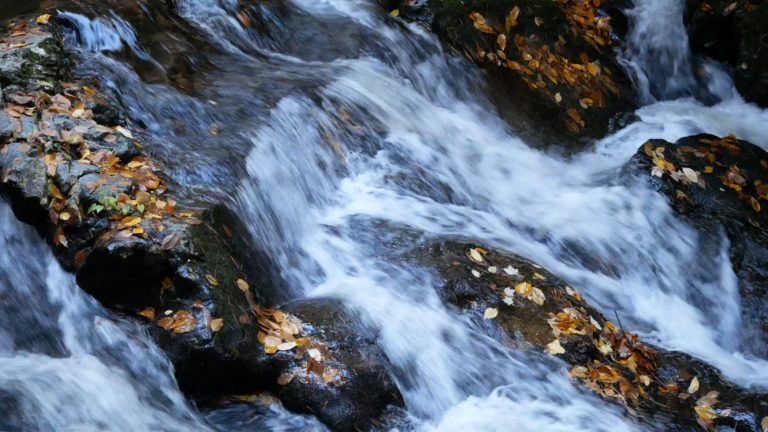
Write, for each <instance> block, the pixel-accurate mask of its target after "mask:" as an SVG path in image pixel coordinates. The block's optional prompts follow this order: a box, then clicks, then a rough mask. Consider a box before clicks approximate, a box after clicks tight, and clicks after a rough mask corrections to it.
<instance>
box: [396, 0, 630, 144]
mask: <svg viewBox="0 0 768 432" xmlns="http://www.w3.org/2000/svg"><path fill="white" fill-rule="evenodd" d="M383 4H384V6H385V7H387V8H388V9H390V10H394V9H396V10H397V11H398V12H399V14H402V15H403V16H404V17H405V18H408V17H409V16H411V15H414V16H416V17H424V16H434V19H433V20H432V27H433V29H434V31H435V32H436V33H437V34H438V35H439V36H440V37H441V38H442V39H443V40H445V41H446V42H447V43H448V44H449V45H451V46H452V47H453V48H454V49H456V50H457V51H458V52H460V53H463V54H464V55H465V56H466V57H467V58H468V59H469V60H471V61H472V62H474V63H476V64H477V65H479V66H481V67H482V68H483V69H485V70H486V71H487V72H488V74H489V76H491V77H492V81H493V87H494V88H495V89H494V90H492V92H491V93H496V95H497V99H499V101H498V102H499V103H500V110H501V111H502V115H505V114H509V115H505V116H506V117H507V118H508V119H510V118H511V119H513V120H511V122H512V123H520V122H522V123H526V124H532V125H541V124H546V125H547V126H549V127H550V128H551V129H553V131H554V132H555V133H556V134H558V135H560V136H561V137H562V138H563V140H564V141H565V142H566V143H568V142H570V143H574V142H579V141H584V142H587V141H589V140H590V139H592V138H597V137H602V136H603V135H604V134H605V133H606V132H607V131H609V130H611V129H612V128H614V127H616V126H617V124H619V123H620V122H621V121H623V120H622V119H623V116H621V115H619V114H620V113H626V112H631V111H632V110H633V109H634V107H635V103H636V102H635V93H634V90H633V88H632V85H631V82H630V79H629V78H628V76H627V75H626V74H625V73H624V71H623V69H622V68H621V67H620V66H619V65H618V64H617V62H616V60H615V53H614V50H613V46H612V45H613V43H614V41H617V40H618V39H617V38H616V37H615V34H614V33H613V32H612V27H611V24H610V22H611V18H610V16H609V14H608V13H607V12H606V11H605V10H603V9H600V8H599V7H596V6H595V5H599V4H600V2H589V1H586V2H583V1H575V0H574V1H572V0H558V1H551V0H541V1H539V0H537V1H530V2H516V1H512V0H504V1H485V0H473V1H469V2H459V1H434V2H428V3H427V5H428V7H429V10H430V13H429V14H425V13H424V12H423V8H424V7H426V6H425V5H424V3H423V2H411V1H401V2H396V1H385V2H383ZM396 7H397V8H396ZM620 10H621V8H620V7H613V8H611V11H612V13H613V14H614V15H617V16H619V15H621V12H619V11H620ZM505 111H514V113H505ZM513 126H514V124H513ZM534 128H540V126H538V127H535V126H534ZM523 129H525V127H523ZM523 135H525V134H524V133H523Z"/></svg>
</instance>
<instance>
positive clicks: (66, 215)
mask: <svg viewBox="0 0 768 432" xmlns="http://www.w3.org/2000/svg"><path fill="white" fill-rule="evenodd" d="M71 217H72V215H70V214H69V212H68V211H63V212H61V213H59V219H61V220H63V221H64V222H66V221H68V220H69V219H70V218H71Z"/></svg>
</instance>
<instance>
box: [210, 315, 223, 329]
mask: <svg viewBox="0 0 768 432" xmlns="http://www.w3.org/2000/svg"><path fill="white" fill-rule="evenodd" d="M210 326H211V331H213V332H217V331H219V330H221V329H222V327H224V319H222V318H215V319H213V320H211V324H210Z"/></svg>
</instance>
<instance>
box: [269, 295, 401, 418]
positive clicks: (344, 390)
mask: <svg viewBox="0 0 768 432" xmlns="http://www.w3.org/2000/svg"><path fill="white" fill-rule="evenodd" d="M282 309H283V310H285V311H286V312H288V313H290V314H292V315H294V316H295V317H297V318H298V319H299V320H301V321H302V322H303V323H304V334H305V337H306V338H308V340H309V341H308V342H307V344H306V345H304V347H303V350H300V351H299V352H298V353H299V354H302V355H296V354H293V353H289V354H288V355H279V356H276V358H275V365H276V366H277V367H278V368H279V369H280V370H281V374H280V376H279V377H278V384H280V385H281V388H279V389H278V390H277V392H276V393H277V395H278V396H279V397H280V399H281V401H282V402H283V404H284V405H285V406H286V407H287V408H289V409H292V410H294V411H297V412H303V413H308V414H313V415H315V416H317V417H318V418H319V419H320V420H321V421H322V422H323V423H325V424H327V425H328V426H329V427H331V429H333V430H344V431H356V430H371V429H372V428H373V427H374V426H382V425H383V424H382V422H383V421H384V418H385V416H386V413H387V411H388V410H389V409H391V408H393V407H402V406H403V400H402V396H401V395H400V392H399V390H398V389H397V386H396V385H395V383H394V381H393V379H392V377H391V375H390V373H389V369H390V367H389V362H388V360H387V358H386V356H385V354H384V352H383V351H382V350H381V348H380V347H379V346H378V345H377V335H376V333H375V332H374V331H373V330H371V329H369V328H367V327H366V326H365V325H364V324H363V323H362V322H360V320H359V319H358V318H356V317H355V316H354V315H353V314H352V313H351V312H350V311H348V310H347V309H346V308H345V307H344V305H343V304H342V303H341V302H339V301H337V300H332V299H312V300H301V301H295V302H291V303H288V304H286V305H284V307H283V308H282ZM304 353H306V354H304Z"/></svg>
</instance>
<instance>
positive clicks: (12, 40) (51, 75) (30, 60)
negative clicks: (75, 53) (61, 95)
mask: <svg viewBox="0 0 768 432" xmlns="http://www.w3.org/2000/svg"><path fill="white" fill-rule="evenodd" d="M67 62H68V58H67V57H66V56H65V55H64V52H63V48H62V45H61V42H60V41H59V40H58V39H57V38H56V37H54V36H53V35H52V34H51V33H48V32H45V31H44V30H42V29H40V28H39V27H37V26H34V25H33V24H31V23H30V22H27V21H20V22H18V23H16V24H15V26H14V27H13V28H12V30H11V32H10V33H8V34H5V35H3V36H2V38H0V86H2V87H4V86H8V85H19V86H23V87H24V88H25V89H26V90H29V91H35V90H48V91H52V90H54V88H55V87H56V86H57V85H58V82H59V80H61V79H65V78H66V76H65V75H66V71H67V70H68V69H67V68H68V65H67V64H66V63H67Z"/></svg>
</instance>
